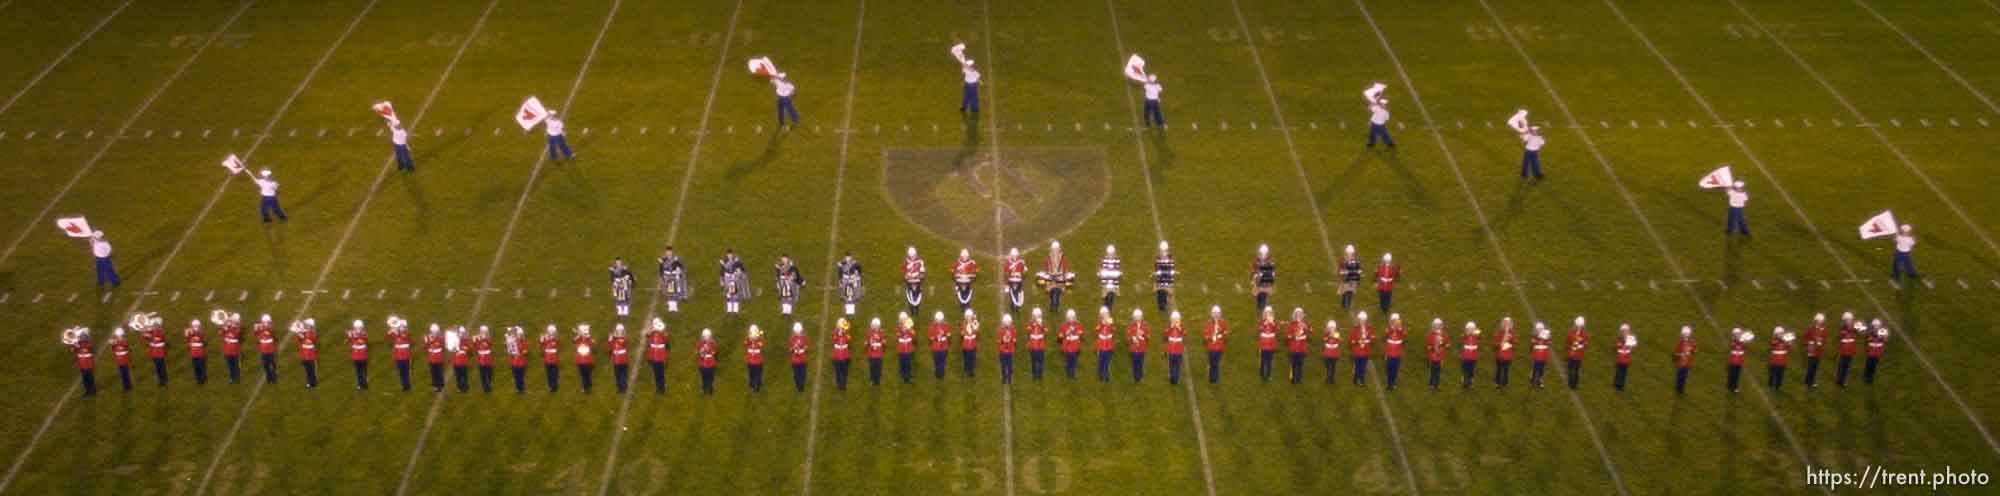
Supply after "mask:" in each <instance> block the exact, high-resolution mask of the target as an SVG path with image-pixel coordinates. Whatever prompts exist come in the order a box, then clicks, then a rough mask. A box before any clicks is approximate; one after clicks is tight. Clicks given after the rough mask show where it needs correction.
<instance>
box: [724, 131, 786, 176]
mask: <svg viewBox="0 0 2000 496" xmlns="http://www.w3.org/2000/svg"><path fill="white" fill-rule="evenodd" d="M780 129H781V128H780ZM786 133H788V131H782V130H779V129H772V130H771V138H770V140H769V141H766V142H765V143H764V152H763V153H761V154H758V155H757V157H756V158H752V159H749V160H738V161H736V163H733V164H729V170H728V171H727V172H725V173H724V174H723V176H724V177H727V178H729V179H742V178H743V177H744V176H748V175H750V174H753V173H756V172H757V171H758V170H759V169H763V168H764V166H766V165H770V164H771V161H773V160H777V158H778V150H779V148H780V147H779V145H780V144H782V143H784V136H785V134H786Z"/></svg>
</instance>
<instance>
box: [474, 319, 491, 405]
mask: <svg viewBox="0 0 2000 496" xmlns="http://www.w3.org/2000/svg"><path fill="white" fill-rule="evenodd" d="M472 362H473V364H474V365H476V366H478V367H479V390H480V391H481V392H484V393H487V394H492V393H493V334H492V331H489V330H487V328H486V326H479V334H477V335H474V336H473V337H472Z"/></svg>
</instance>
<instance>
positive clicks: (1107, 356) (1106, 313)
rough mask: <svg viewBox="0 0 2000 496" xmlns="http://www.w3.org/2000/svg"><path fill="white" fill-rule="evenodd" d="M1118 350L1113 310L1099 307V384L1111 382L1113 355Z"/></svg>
mask: <svg viewBox="0 0 2000 496" xmlns="http://www.w3.org/2000/svg"><path fill="white" fill-rule="evenodd" d="M1117 349H1118V324H1117V323H1115V322H1112V320H1111V309H1110V308H1106V307H1097V382H1111V353H1112V352H1113V351H1115V350H1117Z"/></svg>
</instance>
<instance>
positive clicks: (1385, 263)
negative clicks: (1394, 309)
mask: <svg viewBox="0 0 2000 496" xmlns="http://www.w3.org/2000/svg"><path fill="white" fill-rule="evenodd" d="M1402 277H1403V268H1402V266H1399V265H1396V263H1395V259H1394V258H1392V257H1391V256H1390V255H1389V254H1388V253H1383V254H1382V265H1381V266H1378V267H1376V268H1375V294H1376V295H1377V296H1380V297H1381V300H1382V311H1384V312H1387V311H1389V301H1390V297H1392V296H1395V293H1396V279H1400V278H1402Z"/></svg>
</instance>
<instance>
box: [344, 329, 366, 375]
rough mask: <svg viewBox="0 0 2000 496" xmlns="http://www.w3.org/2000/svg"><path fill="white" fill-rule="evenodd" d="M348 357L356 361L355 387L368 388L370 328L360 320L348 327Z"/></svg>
mask: <svg viewBox="0 0 2000 496" xmlns="http://www.w3.org/2000/svg"><path fill="white" fill-rule="evenodd" d="M347 358H348V359H349V360H352V361H354V389H355V390H356V391H361V390H366V389H368V329H367V328H366V327H364V326H363V324H362V323H361V321H360V320H356V321H354V327H351V328H348V329H347Z"/></svg>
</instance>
